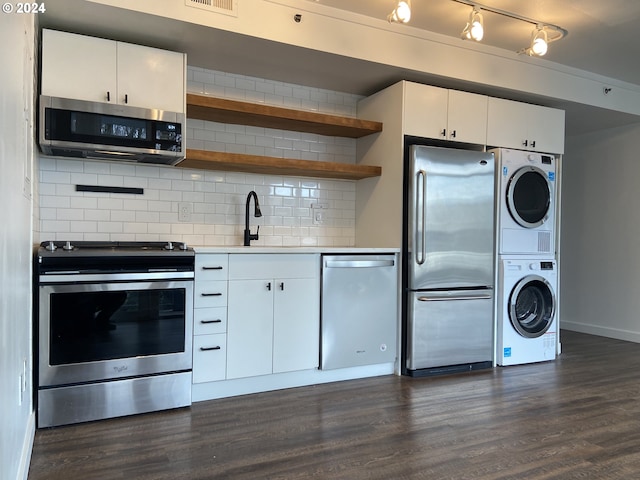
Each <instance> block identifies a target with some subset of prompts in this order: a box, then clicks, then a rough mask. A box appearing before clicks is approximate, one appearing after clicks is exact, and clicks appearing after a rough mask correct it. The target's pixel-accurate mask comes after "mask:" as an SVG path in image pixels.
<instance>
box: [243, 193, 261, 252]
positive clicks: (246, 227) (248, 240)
mask: <svg viewBox="0 0 640 480" xmlns="http://www.w3.org/2000/svg"><path fill="white" fill-rule="evenodd" d="M251 197H253V200H254V202H255V205H254V209H253V216H254V217H261V216H262V212H261V211H260V203H258V195H256V192H254V191H253V190H251V191H250V192H249V194H248V195H247V205H246V208H245V211H244V246H245V247H248V246H250V245H251V240H258V232H260V225H258V229H257V230H256V233H255V234H253V233H251V230H250V229H249V203H250V202H251Z"/></svg>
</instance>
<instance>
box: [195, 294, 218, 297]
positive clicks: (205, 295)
mask: <svg viewBox="0 0 640 480" xmlns="http://www.w3.org/2000/svg"><path fill="white" fill-rule="evenodd" d="M200 295H202V296H203V297H221V296H222V294H221V293H201V294H200Z"/></svg>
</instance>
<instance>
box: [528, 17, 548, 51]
mask: <svg viewBox="0 0 640 480" xmlns="http://www.w3.org/2000/svg"><path fill="white" fill-rule="evenodd" d="M548 49H549V39H548V37H547V32H546V30H545V29H544V25H538V26H537V27H536V29H535V30H534V31H533V32H532V33H531V45H530V46H529V48H527V49H525V51H524V53H526V54H527V55H529V56H530V57H532V56H536V57H542V56H543V55H545V54H546V53H547V50H548Z"/></svg>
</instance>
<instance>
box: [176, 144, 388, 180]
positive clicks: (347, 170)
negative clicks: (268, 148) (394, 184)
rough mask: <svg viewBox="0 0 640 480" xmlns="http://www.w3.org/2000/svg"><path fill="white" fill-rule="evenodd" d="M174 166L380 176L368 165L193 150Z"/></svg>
mask: <svg viewBox="0 0 640 480" xmlns="http://www.w3.org/2000/svg"><path fill="white" fill-rule="evenodd" d="M176 166H177V167H182V168H197V169H204V170H222V171H232V172H247V173H263V174H269V175H297V176H302V177H319V178H340V179H343V180H360V179H362V178H369V177H379V176H380V175H382V169H381V168H380V167H377V166H371V165H350V164H344V163H336V162H320V161H314V160H295V159H289V158H275V157H263V156H259V155H245V154H240V153H224V152H211V151H207V150H192V149H187V156H186V158H185V159H184V160H182V161H181V162H180V163H178V164H177V165H176Z"/></svg>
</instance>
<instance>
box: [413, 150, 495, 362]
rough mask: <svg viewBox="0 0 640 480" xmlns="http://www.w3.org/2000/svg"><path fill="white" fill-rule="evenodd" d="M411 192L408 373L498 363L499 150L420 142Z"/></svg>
mask: <svg viewBox="0 0 640 480" xmlns="http://www.w3.org/2000/svg"><path fill="white" fill-rule="evenodd" d="M408 160H409V165H408V169H407V170H406V172H407V175H408V177H407V184H406V185H407V187H406V195H407V202H406V213H407V216H406V219H405V225H406V231H405V247H404V255H405V257H404V258H405V262H404V268H405V286H406V302H407V304H406V306H405V312H406V320H405V322H406V323H405V325H406V328H405V334H406V344H405V345H406V349H405V351H406V358H405V360H406V373H407V374H409V375H420V374H429V373H439V372H441V371H443V372H446V371H460V370H470V369H474V368H479V367H488V366H491V363H492V361H493V292H494V290H493V287H494V285H493V282H494V231H495V229H494V191H495V189H494V178H495V177H494V170H495V161H494V157H493V153H486V152H476V151H469V150H458V149H450V148H439V147H428V146H420V145H413V146H411V147H410V149H409V159H408Z"/></svg>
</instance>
